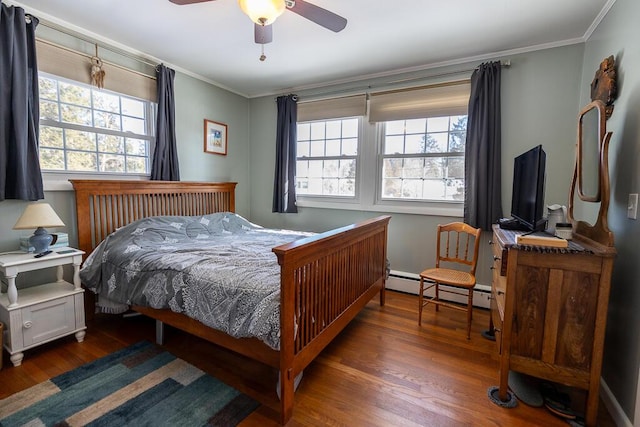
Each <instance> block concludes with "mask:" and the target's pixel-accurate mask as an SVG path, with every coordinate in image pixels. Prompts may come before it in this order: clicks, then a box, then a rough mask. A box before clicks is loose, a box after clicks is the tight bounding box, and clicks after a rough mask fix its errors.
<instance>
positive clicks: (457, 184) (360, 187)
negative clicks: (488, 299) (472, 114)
mask: <svg viewBox="0 0 640 427" xmlns="http://www.w3.org/2000/svg"><path fill="white" fill-rule="evenodd" d="M469 92H470V84H469V81H468V80H461V81H455V82H448V83H438V84H434V85H429V86H420V87H414V88H402V89H397V90H389V91H381V92H373V93H370V94H369V95H368V102H366V101H365V98H364V96H357V95H353V96H351V97H343V98H332V99H322V100H317V101H307V102H302V103H299V104H298V128H297V130H298V136H297V137H298V141H297V142H298V143H297V163H296V168H297V171H296V195H297V204H298V206H303V207H320V208H333V209H355V210H369V211H378V212H399V213H415V214H427V215H429V214H432V215H440V216H457V217H459V216H461V215H462V213H463V212H462V211H463V208H464V204H463V203H464V196H465V195H464V179H465V176H464V169H465V157H464V154H465V142H466V133H467V108H468V104H469Z"/></svg>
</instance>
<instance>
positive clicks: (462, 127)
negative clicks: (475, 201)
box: [379, 115, 467, 201]
mask: <svg viewBox="0 0 640 427" xmlns="http://www.w3.org/2000/svg"><path fill="white" fill-rule="evenodd" d="M380 129H381V132H382V133H383V135H384V136H383V138H382V150H381V151H382V155H381V158H382V161H381V164H382V173H381V177H382V178H381V186H380V187H381V188H380V193H379V194H380V197H381V199H382V200H385V199H396V200H419V201H431V200H434V201H435V200H443V201H462V200H464V149H465V140H466V131H467V116H466V115H461V116H446V117H429V118H422V119H411V120H394V121H388V122H384V123H383V124H382V126H380Z"/></svg>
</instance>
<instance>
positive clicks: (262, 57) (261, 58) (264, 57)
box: [260, 44, 267, 61]
mask: <svg viewBox="0 0 640 427" xmlns="http://www.w3.org/2000/svg"><path fill="white" fill-rule="evenodd" d="M260 46H261V47H262V55H260V61H264V60H265V59H267V56H266V55H265V54H264V45H263V44H261V45H260Z"/></svg>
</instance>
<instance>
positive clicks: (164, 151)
mask: <svg viewBox="0 0 640 427" xmlns="http://www.w3.org/2000/svg"><path fill="white" fill-rule="evenodd" d="M175 74H176V72H175V71H174V70H172V69H171V68H168V67H165V66H164V65H163V64H160V65H158V66H157V67H156V77H157V85H158V120H157V122H156V148H155V151H154V153H153V163H152V164H151V179H153V180H160V181H180V169H179V167H178V149H177V147H176V106H175V96H174V93H173V79H174V77H175Z"/></svg>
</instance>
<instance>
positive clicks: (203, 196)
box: [70, 179, 236, 254]
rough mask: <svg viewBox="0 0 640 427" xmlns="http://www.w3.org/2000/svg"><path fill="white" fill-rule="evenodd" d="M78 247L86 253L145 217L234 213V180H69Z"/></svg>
mask: <svg viewBox="0 0 640 427" xmlns="http://www.w3.org/2000/svg"><path fill="white" fill-rule="evenodd" d="M70 181H71V184H72V185H73V188H74V190H75V194H76V218H77V221H78V247H79V249H81V250H83V251H85V253H86V254H89V253H91V251H92V250H93V249H94V248H95V247H96V246H97V245H98V244H99V243H100V242H101V241H102V240H103V239H104V238H105V237H107V236H108V235H109V234H110V233H112V232H113V231H115V230H116V229H117V228H119V227H122V226H124V225H127V224H129V223H131V222H133V221H136V220H138V219H141V218H146V217H149V216H160V215H206V214H210V213H215V212H235V187H236V183H235V182H182V181H119V180H99V179H72V180H70Z"/></svg>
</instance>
